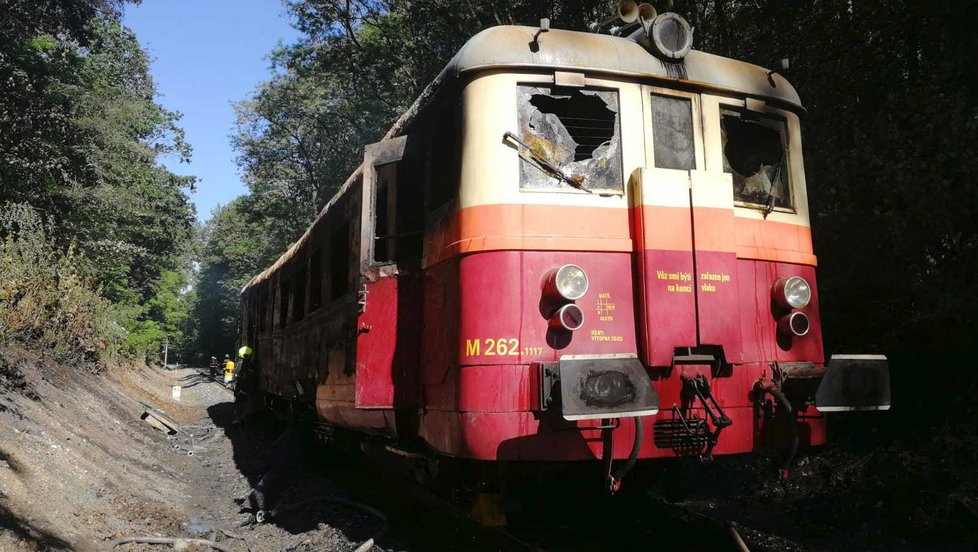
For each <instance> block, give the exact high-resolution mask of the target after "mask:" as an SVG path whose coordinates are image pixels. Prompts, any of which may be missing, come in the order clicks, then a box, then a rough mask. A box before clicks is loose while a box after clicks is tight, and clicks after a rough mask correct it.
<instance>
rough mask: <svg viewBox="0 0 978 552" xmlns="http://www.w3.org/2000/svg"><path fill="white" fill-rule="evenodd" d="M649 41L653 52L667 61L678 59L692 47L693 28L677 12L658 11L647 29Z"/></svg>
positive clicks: (684, 55)
mask: <svg viewBox="0 0 978 552" xmlns="http://www.w3.org/2000/svg"><path fill="white" fill-rule="evenodd" d="M648 34H649V41H650V42H651V43H652V45H653V46H654V47H655V51H654V52H653V53H655V54H656V55H658V56H659V57H661V58H663V59H665V60H667V61H679V60H681V59H683V58H684V57H686V54H688V53H689V51H690V49H692V47H693V29H692V28H691V27H690V26H689V22H688V21H686V20H685V19H683V17H682V16H681V15H679V14H676V13H672V12H667V13H660V14H659V15H657V16H656V17H655V19H654V20H652V25H651V27H649V30H648Z"/></svg>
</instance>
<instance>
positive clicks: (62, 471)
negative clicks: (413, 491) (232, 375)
mask: <svg viewBox="0 0 978 552" xmlns="http://www.w3.org/2000/svg"><path fill="white" fill-rule="evenodd" d="M0 354H2V360H0V363H2V364H3V366H4V374H5V375H4V377H3V380H2V381H3V382H4V383H3V385H4V386H5V387H6V389H0V550H4V551H6V550H49V549H50V550H67V549H73V550H80V551H88V550H107V549H109V547H110V546H111V544H112V542H113V541H114V540H115V539H119V538H121V537H126V536H150V537H198V538H214V539H216V540H219V541H221V542H222V544H224V545H225V546H227V547H229V548H231V549H232V550H245V549H246V547H248V546H251V548H252V549H255V550H279V549H282V550H284V549H292V550H305V549H309V550H312V549H318V550H322V549H327V550H348V549H349V550H352V549H353V548H355V546H356V545H357V544H358V543H359V541H361V540H363V539H366V538H369V537H370V532H371V531H376V530H377V529H378V528H379V527H380V525H381V522H380V521H378V520H374V519H370V516H369V515H368V514H359V513H357V512H356V511H352V510H350V512H352V513H343V514H342V515H341V516H334V517H338V518H340V519H341V523H340V524H339V525H340V529H334V528H333V527H332V526H330V525H326V524H314V525H313V526H312V527H284V528H283V527H279V526H277V525H274V524H265V525H262V526H260V527H257V528H254V527H252V528H248V527H246V528H240V527H238V525H240V524H241V523H242V522H244V521H246V520H248V519H249V518H250V516H249V515H248V514H246V513H239V511H240V508H239V507H238V505H237V504H235V502H234V499H235V498H237V497H240V496H242V495H243V494H245V493H246V492H247V491H248V490H249V489H250V488H251V485H252V483H254V482H255V481H254V479H255V478H256V477H259V476H260V474H261V471H262V469H263V467H264V463H265V462H266V461H267V453H268V448H269V446H270V444H271V441H272V439H274V436H275V435H276V434H277V431H280V429H281V428H276V427H268V428H265V429H267V431H266V432H263V431H262V428H261V427H258V428H252V429H251V430H249V431H250V432H251V433H252V434H253V437H254V438H253V439H252V440H250V441H248V442H237V443H234V442H232V439H231V438H229V437H228V434H229V433H233V432H234V431H235V430H234V429H233V428H231V426H230V424H231V422H232V417H233V413H232V411H231V401H232V400H233V396H232V394H231V393H230V391H228V390H226V389H224V387H223V386H221V385H218V384H216V383H213V382H210V381H209V380H207V379H206V378H203V377H201V374H200V373H199V372H198V371H197V370H192V369H180V370H173V371H164V370H159V369H149V368H133V369H128V370H123V369H115V370H109V371H107V372H105V373H103V374H100V375H98V376H95V375H93V374H90V373H85V372H79V371H77V370H71V369H68V368H66V367H65V366H63V365H61V364H58V363H55V362H52V361H50V360H47V359H44V358H42V357H39V356H37V355H34V354H31V353H29V352H26V351H24V350H21V349H5V350H4V351H2V353H0ZM173 385H180V386H181V387H182V393H181V398H180V400H179V401H177V400H173V399H172V398H171V386H173ZM146 410H153V411H155V412H160V411H162V412H165V413H166V415H168V416H169V417H170V418H171V419H172V420H173V421H175V422H176V423H177V425H178V426H179V428H180V431H179V432H178V433H177V434H176V435H173V436H167V435H165V434H164V433H161V432H159V431H157V430H156V429H153V428H151V427H150V426H149V425H147V424H146V423H144V422H142V421H141V420H140V415H141V414H142V413H143V412H144V411H146ZM222 426H226V427H222ZM225 429H228V430H229V431H227V432H226V431H225ZM249 448H252V450H249ZM246 474H250V475H251V479H249V477H248V476H247V475H246ZM320 489H321V486H320ZM347 510H349V509H347ZM327 513H328V512H327ZM356 517H362V518H365V519H363V520H358V519H354V520H353V521H354V523H352V524H350V525H351V527H353V526H354V525H356V528H355V529H352V530H351V531H350V534H349V535H346V534H344V533H343V531H342V529H343V527H342V523H345V522H346V521H347V520H346V518H356ZM370 525H373V528H371V527H370ZM361 526H362V527H361ZM222 529H225V530H228V531H231V532H232V533H234V534H236V535H240V536H244V535H241V532H245V533H248V536H247V537H246V538H247V539H248V541H247V542H243V541H241V542H239V541H237V540H235V539H232V538H229V537H227V536H225V535H224V534H223V532H222V531H221V530H222ZM251 543H261V544H260V545H257V546H255V545H253V544H251ZM140 547H142V548H140ZM153 548H154V547H153V546H152V545H132V544H127V545H123V546H120V547H118V548H116V550H141V549H153ZM155 548H156V549H166V547H158V546H157V547H155Z"/></svg>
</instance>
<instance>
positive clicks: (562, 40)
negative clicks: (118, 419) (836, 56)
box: [241, 25, 802, 293]
mask: <svg viewBox="0 0 978 552" xmlns="http://www.w3.org/2000/svg"><path fill="white" fill-rule="evenodd" d="M538 30H539V29H537V28H536V27H523V26H516V25H503V26H499V27H490V28H488V29H485V30H484V31H482V32H480V33H478V34H476V35H475V36H473V37H472V38H470V39H469V40H468V42H466V43H465V45H464V46H462V48H461V49H460V50H459V51H458V53H457V54H455V57H453V58H452V60H451V61H449V62H448V65H446V66H445V68H444V69H443V70H442V72H441V73H440V74H439V75H438V76H437V77H436V78H435V80H434V81H432V82H431V84H429V85H428V86H427V87H426V88H425V89H424V91H422V92H421V95H420V96H419V97H418V99H417V100H416V101H415V102H414V104H413V105H412V106H411V108H410V109H408V110H407V111H406V112H405V113H404V114H403V115H401V117H400V118H399V119H398V120H397V121H396V122H395V123H394V124H393V126H391V128H390V130H389V131H387V134H385V135H384V138H383V139H384V140H387V139H390V138H394V137H396V136H399V135H400V134H401V133H403V131H404V130H405V129H406V128H407V127H408V126H409V125H410V124H411V122H412V121H413V120H414V119H415V118H416V117H417V115H418V114H419V113H421V111H423V109H424V107H425V106H426V105H427V104H428V103H430V102H431V100H432V99H433V98H434V97H435V96H436V95H437V93H438V91H439V90H440V89H441V88H442V87H443V84H444V83H445V82H446V81H447V80H449V79H451V78H454V77H457V76H459V75H462V74H465V73H473V72H477V71H485V70H499V69H510V70H531V69H538V70H539V69H554V70H564V71H579V72H586V73H597V74H604V75H613V76H622V77H630V78H641V79H656V80H660V81H674V82H680V83H685V84H687V85H694V86H699V87H703V88H707V89H711V90H717V91H725V92H729V93H733V94H740V95H747V96H753V97H758V98H763V99H766V100H773V101H775V102H780V103H783V104H785V105H786V106H788V107H793V108H797V109H802V104H801V99H800V98H799V97H798V92H797V91H795V88H794V87H793V86H791V83H789V82H788V81H787V80H786V79H785V78H783V77H782V76H781V75H779V74H773V75H770V76H769V75H768V70H767V69H764V68H763V67H760V66H757V65H754V64H751V63H746V62H743V61H738V60H735V59H730V58H725V57H722V56H717V55H713V54H708V53H706V52H700V51H698V50H690V52H689V53H688V54H687V55H686V57H685V58H684V59H683V60H682V62H680V63H666V62H664V61H662V60H660V59H659V58H657V57H655V56H654V55H652V54H650V53H649V52H648V51H646V50H645V48H643V47H642V46H641V45H639V44H638V43H636V42H634V41H632V40H630V39H628V38H625V37H619V36H611V35H607V34H596V33H585V32H578V31H563V30H559V29H553V30H551V31H549V32H546V33H541V34H540V35H539V37H538V38H537V47H536V48H533V47H531V42H533V37H534V35H535V34H536V33H537V31H538ZM534 50H536V51H534ZM362 169H363V167H362V166H360V167H358V168H357V169H356V171H354V173H353V174H352V175H350V178H348V179H347V181H346V182H345V183H344V184H343V186H342V187H341V188H340V189H339V191H338V192H336V194H335V195H334V196H333V198H332V199H331V200H330V201H329V203H327V204H326V206H325V207H323V209H322V211H320V213H319V215H318V216H317V217H316V220H315V221H313V223H312V224H310V225H309V228H308V229H306V231H305V233H303V234H302V236H301V237H300V238H299V239H298V240H296V242H295V243H293V244H292V245H291V246H290V247H289V248H288V249H287V250H286V251H285V253H283V254H282V255H281V256H280V257H279V258H278V260H276V261H275V263H274V264H272V266H270V267H268V268H267V269H265V270H264V271H263V272H261V273H260V274H258V275H256V276H255V277H254V278H252V279H251V280H250V281H249V282H248V283H247V284H245V286H244V287H243V288H242V290H241V291H242V293H243V292H244V291H246V290H247V289H248V288H250V287H252V286H253V285H255V284H258V283H260V282H262V281H264V280H267V279H268V278H269V277H271V275H272V274H273V273H274V272H275V271H276V270H278V269H279V268H280V267H282V266H283V265H285V264H286V263H287V262H288V261H289V260H291V259H292V257H294V256H295V255H296V254H297V253H298V251H299V249H300V248H301V247H302V245H303V244H305V243H306V242H307V241H308V240H309V239H310V238H311V236H312V230H313V228H315V226H316V225H317V224H318V223H319V222H320V220H322V218H323V217H324V216H325V215H326V213H327V212H328V211H329V209H330V208H331V207H332V206H333V204H335V203H336V202H337V200H338V199H339V198H341V197H342V196H343V195H345V194H346V193H348V192H349V190H350V188H351V187H352V185H353V183H354V182H355V181H356V179H357V177H359V175H360V174H361V171H362Z"/></svg>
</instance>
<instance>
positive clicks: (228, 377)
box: [224, 355, 234, 385]
mask: <svg viewBox="0 0 978 552" xmlns="http://www.w3.org/2000/svg"><path fill="white" fill-rule="evenodd" d="M232 380H234V361H233V360H231V355H224V385H228V384H229V383H231V381H232Z"/></svg>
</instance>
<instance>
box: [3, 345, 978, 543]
mask: <svg viewBox="0 0 978 552" xmlns="http://www.w3.org/2000/svg"><path fill="white" fill-rule="evenodd" d="M174 385H179V386H181V397H180V400H174V399H173V398H172V397H171V387H172V386H174ZM232 401H233V396H232V394H231V393H230V392H229V391H228V390H226V389H224V387H223V386H222V385H219V384H217V383H215V382H212V381H210V380H209V379H208V378H206V377H204V376H203V374H202V373H201V372H200V371H198V370H195V369H178V370H162V369H150V368H129V369H111V370H107V371H105V372H103V373H101V374H98V375H95V374H92V373H91V372H89V371H86V370H85V369H75V368H69V367H66V366H64V365H62V364H59V363H56V362H53V361H51V360H50V359H47V358H45V357H43V356H39V355H37V354H34V353H31V352H28V351H25V350H23V349H20V348H16V347H15V348H9V347H8V348H4V349H0V551H7V550H12V551H14V550H17V551H19V550H25V551H33V550H81V551H89V550H109V549H112V545H113V543H114V542H115V541H116V539H120V538H123V537H129V536H139V537H169V538H205V539H212V540H215V541H217V542H218V543H219V544H221V545H222V546H223V547H225V548H226V549H227V550H230V551H243V550H249V549H250V550H295V551H312V550H336V551H350V550H355V549H356V548H357V547H358V546H359V545H360V544H361V543H363V542H364V541H366V540H367V539H369V538H371V537H373V536H375V535H377V534H378V532H379V531H380V530H381V528H382V527H384V526H385V523H384V521H382V520H381V519H379V518H378V517H377V516H376V515H374V514H372V513H369V512H364V511H361V510H359V509H357V508H354V507H351V506H349V505H346V504H342V503H335V502H326V501H323V500H320V499H321V497H324V496H325V497H338V498H340V499H352V500H354V501H356V502H357V503H360V504H366V505H369V506H371V507H373V508H375V509H377V510H379V511H380V512H381V513H384V514H386V517H387V521H388V524H389V525H387V529H386V531H385V532H384V534H383V536H382V537H381V538H379V539H378V541H377V543H376V544H377V545H376V546H375V547H374V548H373V550H375V551H376V550H412V551H413V550H479V551H481V550H487V551H488V550H524V549H545V550H602V549H619V550H632V549H642V548H647V547H648V546H649V543H652V542H667V541H668V542H671V543H673V544H674V545H675V546H671V548H670V549H672V550H711V549H712V548H703V547H702V546H700V547H697V546H696V545H695V544H693V542H694V539H692V538H690V537H691V536H692V535H691V533H695V532H696V531H698V530H697V529H695V528H694V527H696V525H695V518H696V516H701V517H703V518H704V519H706V518H707V517H709V518H711V519H721V520H733V521H735V522H737V523H738V524H739V526H740V527H741V534H742V536H743V537H744V539H745V540H746V541H747V544H748V545H749V546H750V549H751V550H752V551H754V552H757V551H758V550H772V551H773V550H792V551H802V550H811V551H826V552H828V551H834V550H843V549H845V550H878V551H883V550H920V551H922V550H934V551H936V550H975V549H978V529H976V527H978V494H976V490H978V474H976V473H974V471H973V469H972V467H973V466H974V465H975V451H976V448H978V447H976V445H975V439H973V438H971V437H973V436H974V434H975V432H974V431H972V432H971V433H968V434H964V433H962V432H961V430H956V429H954V427H955V426H953V425H948V426H945V427H944V429H938V430H931V429H928V430H921V431H920V432H919V433H920V434H919V435H913V436H908V437H906V438H905V439H904V440H901V441H896V440H894V438H893V435H892V434H891V433H888V432H886V431H882V430H881V431H877V430H876V429H875V427H876V426H877V425H880V424H881V422H880V419H879V418H867V419H866V420H860V419H858V418H857V419H854V421H853V422H851V424H853V426H854V427H855V428H856V429H855V430H851V429H852V428H849V430H847V427H846V425H845V423H842V424H837V427H839V428H840V430H841V431H839V432H837V434H838V435H840V436H841V438H839V439H836V441H835V444H833V445H831V446H829V447H826V448H825V449H823V450H820V451H815V452H813V453H805V454H804V455H802V456H801V457H800V458H799V459H798V462H797V463H796V467H795V468H794V470H793V472H792V477H791V479H790V480H789V481H788V482H787V483H779V482H777V481H776V480H774V479H773V478H771V477H770V473H769V468H770V462H765V461H764V460H759V459H756V458H749V459H745V458H742V457H741V458H721V459H718V460H717V461H715V462H714V463H712V464H710V465H699V464H698V463H695V462H688V463H686V464H685V467H684V468H683V469H682V470H680V471H678V472H676V473H673V474H672V476H674V477H678V478H680V479H681V480H682V481H683V487H684V492H685V499H684V500H682V501H681V502H680V503H678V504H670V503H666V502H664V501H662V500H658V499H652V500H650V499H649V498H648V497H647V496H645V494H644V491H639V492H634V491H635V489H637V488H638V487H639V485H638V484H637V483H636V481H635V480H634V479H636V478H632V479H633V480H632V481H628V480H626V488H627V489H628V490H629V491H633V492H629V493H623V496H620V497H618V498H614V499H609V498H608V497H605V496H603V495H601V494H600V493H597V494H595V493H590V494H589V493H588V492H587V491H585V490H584V489H585V488H586V487H587V485H586V483H588V481H591V479H589V477H590V475H592V474H590V473H586V474H584V477H583V478H579V479H576V480H575V481H576V484H575V485H573V486H568V485H567V484H566V477H565V480H564V481H563V484H561V485H556V486H548V485H547V484H545V483H542V482H539V483H537V486H536V487H534V486H532V485H530V486H528V489H529V490H528V491H527V492H526V493H525V496H524V497H523V498H524V503H523V512H522V514H521V515H519V516H513V517H511V526H510V528H509V529H508V530H507V533H508V534H509V536H505V535H502V534H501V533H499V532H495V531H491V530H486V529H482V528H478V527H476V526H475V525H474V524H472V523H470V522H467V521H464V520H459V519H457V517H453V515H452V512H449V511H447V510H444V509H443V507H442V506H441V505H439V504H437V503H432V502H425V501H424V500H420V499H418V498H417V497H413V496H408V495H407V494H405V493H403V492H401V491H399V490H398V488H399V486H400V485H399V483H398V481H397V479H396V477H393V476H391V477H390V478H388V476H387V475H384V474H383V472H381V471H379V470H377V469H376V468H368V467H365V464H366V463H365V462H364V461H363V458H362V457H357V456H351V455H344V454H333V453H325V452H324V451H323V450H322V449H318V448H316V447H312V446H304V447H302V450H304V453H303V454H302V455H301V456H300V457H298V458H295V459H293V460H294V462H293V464H292V467H290V469H289V473H290V474H291V476H292V477H291V478H290V479H288V480H287V481H285V482H284V485H283V489H285V490H284V492H283V493H282V495H281V496H280V499H279V500H280V503H281V504H292V505H294V504H299V503H305V505H304V506H301V507H297V508H293V509H292V511H290V512H289V513H288V515H282V516H280V517H278V518H276V519H273V520H272V521H271V522H270V523H265V524H261V525H247V522H248V521H249V520H251V519H252V516H251V514H250V513H248V512H245V511H242V509H241V507H240V506H239V505H238V504H237V503H235V499H236V498H239V497H242V496H243V495H245V494H246V493H247V492H248V491H249V490H250V489H251V488H252V486H253V485H255V484H256V483H257V482H258V481H259V479H260V478H261V477H262V475H263V474H264V473H265V471H266V468H267V467H268V466H269V464H270V462H272V458H273V457H274V454H273V451H274V450H275V449H276V440H277V439H280V438H281V437H280V436H281V435H283V431H284V430H285V427H286V426H285V425H284V424H282V423H281V422H279V421H276V420H274V419H273V418H270V417H261V416H259V417H256V418H255V419H253V420H251V421H250V422H249V423H248V424H236V423H234V408H233V402H232ZM147 410H150V411H153V412H157V413H165V414H166V415H167V416H169V417H170V418H171V419H172V420H173V421H174V422H175V423H176V425H177V426H178V427H179V432H178V433H177V434H175V435H172V436H168V435H165V434H164V433H161V432H159V431H157V430H156V429H153V428H152V427H150V426H149V425H147V424H146V423H144V422H143V421H141V420H140V415H141V414H142V413H143V412H144V411H147ZM884 420H885V419H884ZM887 423H889V424H890V425H891V426H892V425H893V424H899V423H900V419H899V418H894V419H892V420H890V422H887ZM883 427H884V429H885V427H886V425H885V424H883ZM865 428H871V430H870V431H866V430H865ZM306 438H307V437H306ZM592 482H593V483H595V485H594V487H595V488H597V486H598V485H597V483H598V482H599V479H598V478H597V477H595V478H593V481H592ZM527 497H529V498H527ZM677 512H680V515H678V516H677V515H676V514H677ZM456 513H457V512H456ZM687 521H690V522H691V524H690V525H687V523H686V522H687ZM691 528H692V529H691ZM513 536H515V537H516V540H513V539H512V537H513ZM519 540H522V541H523V542H524V544H521V543H520V542H518V541H519ZM683 541H685V544H683V545H680V544H679V543H680V542H683ZM526 542H532V543H533V545H532V546H529V547H527V546H525V543H526ZM166 549H169V548H168V547H166V546H155V545H149V544H125V545H122V546H119V547H116V548H115V550H121V551H134V550H140V551H142V550H166ZM190 549H198V550H204V549H206V548H193V547H191V548H190Z"/></svg>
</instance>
